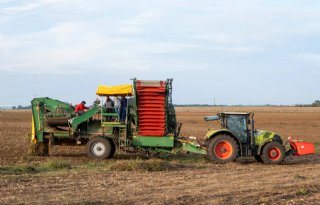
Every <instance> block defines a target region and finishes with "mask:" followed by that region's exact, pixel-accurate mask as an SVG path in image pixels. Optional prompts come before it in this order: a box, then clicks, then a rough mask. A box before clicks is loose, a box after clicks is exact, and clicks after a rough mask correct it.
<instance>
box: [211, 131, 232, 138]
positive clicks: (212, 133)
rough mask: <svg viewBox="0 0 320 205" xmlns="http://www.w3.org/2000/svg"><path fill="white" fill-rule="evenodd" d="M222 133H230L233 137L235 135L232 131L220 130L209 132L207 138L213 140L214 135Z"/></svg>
mask: <svg viewBox="0 0 320 205" xmlns="http://www.w3.org/2000/svg"><path fill="white" fill-rule="evenodd" d="M221 132H228V133H230V134H231V135H234V134H233V132H232V131H230V130H228V129H220V130H209V131H208V132H207V134H206V138H207V139H209V138H211V137H212V136H213V135H216V134H218V133H221Z"/></svg>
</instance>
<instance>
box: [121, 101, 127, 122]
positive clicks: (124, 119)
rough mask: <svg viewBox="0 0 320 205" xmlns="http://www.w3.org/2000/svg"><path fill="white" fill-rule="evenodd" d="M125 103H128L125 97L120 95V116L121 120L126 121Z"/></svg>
mask: <svg viewBox="0 0 320 205" xmlns="http://www.w3.org/2000/svg"><path fill="white" fill-rule="evenodd" d="M127 105H128V100H127V98H126V97H125V96H122V97H121V118H120V121H121V122H124V121H126V114H127Z"/></svg>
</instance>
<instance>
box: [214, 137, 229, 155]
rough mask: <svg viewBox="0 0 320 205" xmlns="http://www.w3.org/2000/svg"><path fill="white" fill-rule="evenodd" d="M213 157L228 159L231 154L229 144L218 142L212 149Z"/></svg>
mask: <svg viewBox="0 0 320 205" xmlns="http://www.w3.org/2000/svg"><path fill="white" fill-rule="evenodd" d="M214 153H215V155H216V156H217V157H218V158H220V159H228V158H229V157H231V155H232V153H233V147H232V145H231V143H230V142H227V141H222V142H219V143H218V144H217V145H216V146H215V148H214Z"/></svg>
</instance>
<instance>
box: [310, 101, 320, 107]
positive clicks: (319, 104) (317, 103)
mask: <svg viewBox="0 0 320 205" xmlns="http://www.w3.org/2000/svg"><path fill="white" fill-rule="evenodd" d="M312 105H313V106H315V107H318V106H320V100H316V101H314V103H312Z"/></svg>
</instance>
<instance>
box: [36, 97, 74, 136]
mask: <svg viewBox="0 0 320 205" xmlns="http://www.w3.org/2000/svg"><path fill="white" fill-rule="evenodd" d="M31 106H32V116H33V119H34V127H35V136H36V139H37V141H39V142H43V140H44V132H45V123H44V113H48V112H49V113H50V112H51V113H52V114H51V116H67V117H72V116H74V112H73V109H72V107H71V106H70V105H69V104H67V103H64V102H61V101H59V100H54V99H51V98H48V97H42V98H34V99H33V100H32V101H31ZM53 113H54V114H53Z"/></svg>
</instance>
